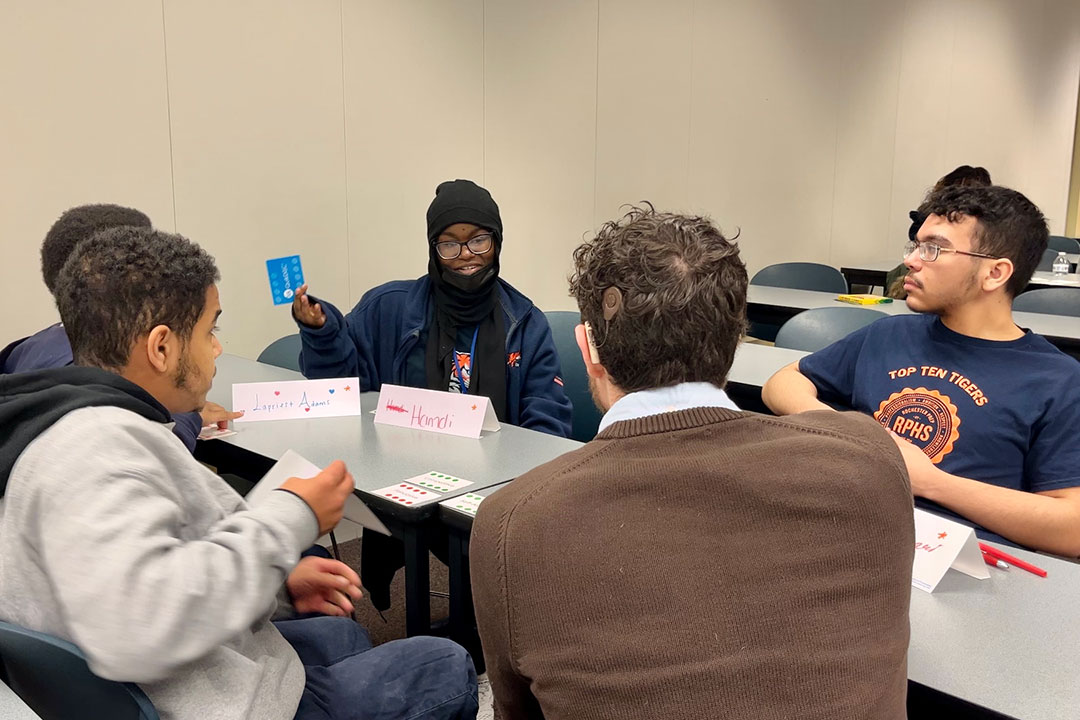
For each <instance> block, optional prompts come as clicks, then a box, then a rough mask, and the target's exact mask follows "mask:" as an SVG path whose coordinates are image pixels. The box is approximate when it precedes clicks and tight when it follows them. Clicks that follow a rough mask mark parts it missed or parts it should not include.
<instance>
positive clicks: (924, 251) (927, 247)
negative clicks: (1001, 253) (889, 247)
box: [902, 240, 997, 262]
mask: <svg viewBox="0 0 1080 720" xmlns="http://www.w3.org/2000/svg"><path fill="white" fill-rule="evenodd" d="M916 250H918V251H919V258H920V259H921V260H922V261H923V262H934V261H935V260H937V259H938V256H939V255H940V254H941V253H943V252H946V253H956V254H957V255H970V256H971V257H977V258H987V259H988V260H997V257H996V256H994V255H986V254H985V253H977V252H968V251H967V250H956V249H954V248H943V247H941V246H940V245H935V244H934V243H931V242H919V241H918V240H908V241H907V242H906V243H904V258H907V256H908V255H910V254H911V253H913V252H915V251H916ZM902 259H903V258H902Z"/></svg>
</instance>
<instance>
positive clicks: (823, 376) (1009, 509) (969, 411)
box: [762, 186, 1080, 557]
mask: <svg viewBox="0 0 1080 720" xmlns="http://www.w3.org/2000/svg"><path fill="white" fill-rule="evenodd" d="M920 210H921V211H922V212H923V213H924V214H925V215H926V217H927V219H926V221H925V222H924V224H923V226H922V228H921V229H920V230H919V232H918V236H917V239H916V240H914V241H909V242H908V244H907V246H906V248H905V253H906V254H905V259H904V262H905V264H906V265H907V266H908V268H909V269H910V272H909V274H908V277H907V280H906V281H905V284H904V287H905V289H906V290H907V293H908V296H907V304H908V307H909V308H911V309H912V310H914V311H916V312H917V313H922V314H919V315H899V316H892V317H888V318H883V319H881V320H878V321H877V322H875V323H873V324H871V325H869V326H867V327H865V328H862V329H861V330H858V331H856V332H854V333H852V334H851V335H849V336H848V337H846V338H844V339H843V340H840V341H839V342H836V343H834V344H833V345H830V346H829V347H827V348H825V349H824V350H821V351H819V352H816V353H814V354H812V355H809V356H807V357H805V358H803V359H801V360H800V361H799V362H798V363H794V364H792V365H789V366H788V367H786V368H784V369H782V370H780V371H779V372H777V373H776V375H774V376H773V377H772V378H770V379H769V381H768V382H767V383H766V385H765V387H764V388H763V390H762V396H763V399H764V400H765V402H766V404H767V405H768V406H769V407H770V408H771V409H772V410H773V411H774V412H776V413H777V414H781V415H783V414H789V413H796V412H802V411H805V410H812V409H821V408H825V407H829V405H826V403H829V404H831V405H833V406H844V407H850V408H852V409H854V410H857V411H860V412H864V413H868V414H871V415H873V416H874V417H875V418H876V419H877V420H878V422H880V423H881V424H882V425H883V426H884V427H885V428H887V429H888V430H889V431H891V432H892V433H893V438H894V440H896V442H897V445H898V446H899V447H900V451H901V453H902V454H903V455H904V460H905V461H906V463H907V466H908V472H909V473H910V475H911V487H912V492H913V493H914V494H915V496H916V498H917V500H916V502H917V504H919V505H920V506H923V507H926V508H927V509H930V510H935V511H938V512H943V511H944V512H945V513H946V514H950V515H955V516H958V517H959V518H961V519H964V520H966V522H967V524H970V525H973V526H975V528H976V530H977V531H978V532H979V534H980V535H981V536H983V537H989V538H991V539H1004V540H1006V541H1008V542H1011V543H1016V544H1019V545H1023V546H1027V547H1030V548H1034V549H1038V550H1046V551H1049V552H1053V553H1057V554H1060V555H1069V556H1073V557H1076V556H1080V442H1077V441H1076V439H1075V436H1074V433H1075V430H1076V428H1078V427H1080V363H1077V361H1076V360H1074V359H1073V358H1071V357H1069V356H1067V355H1065V354H1063V353H1062V352H1060V351H1059V350H1057V349H1056V348H1054V347H1053V346H1052V345H1051V344H1050V343H1049V342H1047V341H1046V340H1045V339H1044V338H1042V337H1041V336H1039V335H1036V334H1034V333H1032V332H1031V331H1029V330H1024V329H1021V328H1019V327H1017V325H1016V324H1015V323H1014V322H1013V318H1012V307H1011V305H1012V299H1013V297H1015V296H1016V294H1017V293H1018V292H1019V291H1020V290H1021V289H1023V288H1024V286H1025V285H1027V283H1028V281H1029V280H1030V279H1031V275H1032V273H1033V272H1034V270H1035V267H1036V265H1037V264H1038V262H1039V260H1040V259H1041V258H1042V254H1043V251H1044V250H1045V249H1046V245H1047V239H1048V231H1047V227H1046V221H1045V219H1044V218H1043V215H1042V213H1041V212H1040V211H1039V209H1038V208H1037V207H1035V205H1034V204H1032V203H1031V201H1029V200H1028V199H1027V198H1026V197H1024V196H1023V195H1021V194H1020V193H1018V192H1016V191H1014V190H1010V189H1007V188H1003V187H996V186H990V187H973V188H947V189H945V190H942V191H940V192H936V193H933V194H932V195H931V196H930V197H929V198H927V200H926V202H925V203H924V204H923V207H922V208H920Z"/></svg>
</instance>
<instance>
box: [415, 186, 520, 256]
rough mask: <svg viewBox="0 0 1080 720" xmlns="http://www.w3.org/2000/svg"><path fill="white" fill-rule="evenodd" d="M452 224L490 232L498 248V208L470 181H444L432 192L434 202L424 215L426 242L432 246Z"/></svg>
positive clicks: (500, 225)
mask: <svg viewBox="0 0 1080 720" xmlns="http://www.w3.org/2000/svg"><path fill="white" fill-rule="evenodd" d="M456 223H469V224H471V225H476V226H477V227H482V228H484V229H486V230H490V231H491V232H492V233H494V235H495V241H496V242H497V243H499V244H502V218H501V217H499V206H498V205H496V204H495V201H494V200H493V199H492V197H491V193H489V192H488V191H487V190H485V189H484V188H482V187H480V186H479V185H477V184H476V183H474V182H473V181H472V180H447V181H446V182H444V183H441V184H440V185H439V187H437V188H435V199H434V200H432V201H431V205H430V206H428V211H427V234H428V242H429V243H434V242H435V241H436V240H437V239H438V237H439V235H440V234H441V233H442V231H443V230H445V229H446V228H448V227H450V226H451V225H454V224H456Z"/></svg>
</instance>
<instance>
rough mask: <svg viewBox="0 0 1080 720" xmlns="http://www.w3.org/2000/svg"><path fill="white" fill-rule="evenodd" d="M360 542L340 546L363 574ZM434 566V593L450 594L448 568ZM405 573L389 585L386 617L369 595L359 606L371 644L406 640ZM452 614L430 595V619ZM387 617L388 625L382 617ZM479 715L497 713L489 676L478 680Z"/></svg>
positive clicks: (485, 718)
mask: <svg viewBox="0 0 1080 720" xmlns="http://www.w3.org/2000/svg"><path fill="white" fill-rule="evenodd" d="M360 542H361V541H360V540H350V541H349V542H343V543H340V544H339V545H338V550H339V551H340V552H341V560H342V562H344V563H345V564H346V565H348V566H349V567H351V568H352V569H354V570H356V571H357V572H360ZM430 563H431V590H432V591H433V592H441V593H445V592H446V591H447V585H448V577H447V571H446V566H445V565H443V564H442V563H441V562H439V561H438V560H437V559H436V558H435V556H434V555H432V556H431V557H430ZM404 598H405V571H404V570H401V571H398V573H397V575H395V576H394V582H393V583H391V584H390V609H389V610H387V611H386V612H384V613H383V614H382V615H383V617H380V616H379V612H378V611H377V610H376V609H375V608H374V607H372V605H371V603H370V602H369V601H368V599H367V596H366V595H365V596H364V599H363V600H361V601H360V602H359V603H357V604H356V621H357V622H358V623H360V624H361V625H363V626H364V627H365V628H366V629H367V631H368V634H369V635H370V636H371V642H372V643H374V644H375V645H381V644H382V643H384V642H389V641H390V640H397V639H400V638H403V637H405V600H404ZM449 612H450V608H449V603H448V602H447V600H446V598H445V597H442V596H438V595H432V596H431V620H432V621H433V622H434V621H437V620H441V619H443V618H445V617H446V616H447V615H448V614H449ZM384 617H385V622H384V620H383V618H384ZM479 690H480V712H479V714H478V715H477V716H476V717H477V720H492V718H493V717H494V711H493V710H492V707H491V686H490V685H489V684H488V681H487V676H486V675H481V676H480V679H479Z"/></svg>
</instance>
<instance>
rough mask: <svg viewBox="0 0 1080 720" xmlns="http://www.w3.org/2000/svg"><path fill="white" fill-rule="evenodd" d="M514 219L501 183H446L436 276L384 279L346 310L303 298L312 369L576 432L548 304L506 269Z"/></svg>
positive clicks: (296, 306)
mask: <svg viewBox="0 0 1080 720" xmlns="http://www.w3.org/2000/svg"><path fill="white" fill-rule="evenodd" d="M502 244H503V225H502V217H501V215H500V214H499V206H498V205H497V204H496V202H495V200H494V199H493V198H492V197H491V194H490V193H489V192H488V191H487V190H485V189H484V188H482V187H480V186H479V185H477V184H476V183H474V182H472V181H471V180H450V181H447V182H444V183H441V184H440V185H439V186H438V187H437V188H436V189H435V198H434V199H433V200H432V201H431V205H430V206H429V207H428V211H427V246H428V271H427V276H426V277H421V278H419V279H417V280H402V281H394V282H389V283H386V284H384V285H380V286H379V287H376V288H374V289H372V290H370V291H368V292H367V293H365V294H364V296H363V297H362V298H361V299H360V302H359V303H357V305H356V307H354V308H353V309H352V311H351V312H349V313H348V314H347V315H343V314H342V313H341V312H340V311H339V310H338V309H337V308H336V307H334V306H333V305H332V304H330V303H328V302H326V301H324V300H319V299H317V298H314V297H311V296H310V295H309V294H308V293H307V286H304V287H301V288H300V289H299V290H298V291H297V293H296V296H295V297H294V299H293V317H294V318H295V319H296V321H297V324H298V325H299V327H300V339H301V345H302V350H301V353H300V369H301V371H302V372H303V373H304V375H305V376H306V377H309V378H327V377H352V376H356V377H358V378H359V379H360V386H361V389H362V390H365V391H366V390H378V389H379V388H380V387H381V386H382V384H383V383H384V382H387V383H392V384H394V385H406V386H411V387H423V388H428V389H432V390H443V391H449V392H459V393H467V394H471V395H482V396H485V397H487V398H490V400H491V404H492V407H493V408H494V410H495V413H496V415H497V416H498V418H499V420H500V421H501V422H506V423H510V424H511V425H519V426H521V427H526V428H531V429H534V430H539V431H541V432H546V433H549V434H552V435H559V436H562V437H569V435H570V420H571V406H570V400H569V399H568V398H567V396H566V393H565V391H564V390H563V385H562V380H561V379H560V378H559V373H560V367H559V358H558V355H557V354H556V351H555V346H554V343H553V341H552V338H551V329H550V327H549V326H548V323H547V319H546V318H545V316H544V314H543V312H541V311H540V310H539V309H538V308H537V307H536V306H534V305H533V303H532V301H530V300H529V299H528V298H527V297H525V296H524V295H522V294H521V293H520V292H518V291H517V290H515V289H514V288H513V287H511V286H510V284H509V283H507V282H506V281H505V280H503V279H502V278H501V277H499V256H500V254H501V252H502Z"/></svg>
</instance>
